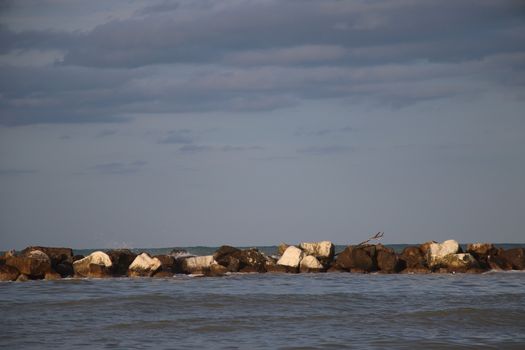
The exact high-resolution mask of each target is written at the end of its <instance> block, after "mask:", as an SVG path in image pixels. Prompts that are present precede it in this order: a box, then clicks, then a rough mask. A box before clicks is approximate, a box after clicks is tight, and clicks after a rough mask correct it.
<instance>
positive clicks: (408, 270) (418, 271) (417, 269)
mask: <svg viewBox="0 0 525 350" xmlns="http://www.w3.org/2000/svg"><path fill="white" fill-rule="evenodd" d="M431 272H432V271H430V269H428V268H426V267H407V268H405V269H404V270H402V271H401V273H408V274H425V273H431Z"/></svg>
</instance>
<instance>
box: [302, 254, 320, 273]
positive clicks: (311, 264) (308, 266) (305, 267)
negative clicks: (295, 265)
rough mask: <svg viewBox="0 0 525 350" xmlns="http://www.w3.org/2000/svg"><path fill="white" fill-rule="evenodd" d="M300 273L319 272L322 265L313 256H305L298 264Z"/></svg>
mask: <svg viewBox="0 0 525 350" xmlns="http://www.w3.org/2000/svg"><path fill="white" fill-rule="evenodd" d="M300 269H301V271H304V272H307V271H310V270H314V271H315V270H321V269H323V265H322V264H321V263H320V262H319V260H317V258H316V257H315V256H313V255H307V256H305V257H304V258H303V259H302V260H301V264H300Z"/></svg>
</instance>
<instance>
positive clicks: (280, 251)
mask: <svg viewBox="0 0 525 350" xmlns="http://www.w3.org/2000/svg"><path fill="white" fill-rule="evenodd" d="M289 246H290V245H289V244H286V243H281V244H279V246H278V247H277V254H279V255H280V256H282V255H283V254H284V252H285V251H286V249H288V247H289Z"/></svg>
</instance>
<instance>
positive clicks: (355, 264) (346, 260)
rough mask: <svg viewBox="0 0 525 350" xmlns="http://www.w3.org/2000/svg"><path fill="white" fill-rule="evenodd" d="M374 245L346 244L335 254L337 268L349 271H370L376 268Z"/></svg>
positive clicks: (375, 249)
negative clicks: (346, 245) (343, 248)
mask: <svg viewBox="0 0 525 350" xmlns="http://www.w3.org/2000/svg"><path fill="white" fill-rule="evenodd" d="M376 253H377V248H376V246H375V245H366V246H348V247H346V248H345V250H343V251H342V252H341V253H339V255H338V256H337V259H336V263H335V265H337V266H338V267H339V268H341V269H343V270H345V271H349V272H372V271H376V270H377V260H376Z"/></svg>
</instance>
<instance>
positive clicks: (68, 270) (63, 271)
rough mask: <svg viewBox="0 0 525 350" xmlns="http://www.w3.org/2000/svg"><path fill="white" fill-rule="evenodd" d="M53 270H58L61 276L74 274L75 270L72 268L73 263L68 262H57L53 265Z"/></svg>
mask: <svg viewBox="0 0 525 350" xmlns="http://www.w3.org/2000/svg"><path fill="white" fill-rule="evenodd" d="M55 271H56V272H58V273H59V274H60V276H61V277H62V278H64V277H73V275H74V274H75V270H73V264H71V263H69V262H64V263H61V264H58V265H57V266H56V267H55Z"/></svg>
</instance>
